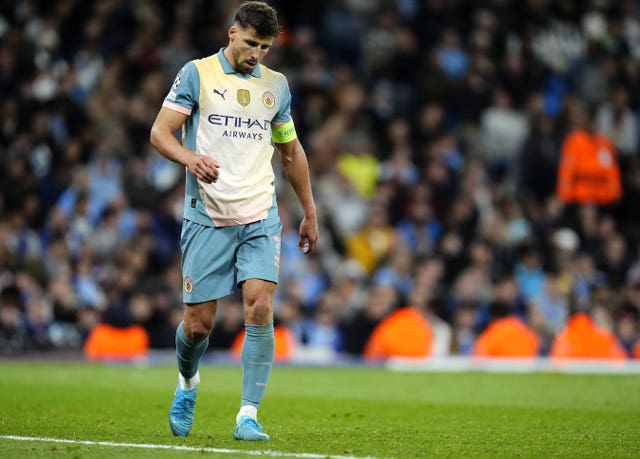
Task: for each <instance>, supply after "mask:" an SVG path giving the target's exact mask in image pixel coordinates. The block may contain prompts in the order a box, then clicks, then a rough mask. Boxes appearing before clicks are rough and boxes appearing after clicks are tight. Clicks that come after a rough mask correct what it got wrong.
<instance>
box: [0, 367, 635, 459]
mask: <svg viewBox="0 0 640 459" xmlns="http://www.w3.org/2000/svg"><path fill="white" fill-rule="evenodd" d="M200 374H201V379H202V383H201V385H200V391H199V394H198V405H197V407H196V418H195V422H194V425H193V429H192V431H191V435H189V437H187V438H175V437H173V436H172V435H171V432H170V430H169V427H168V423H167V411H168V407H169V403H170V400H171V397H172V394H173V390H174V388H175V384H176V380H177V370H176V368H175V367H174V366H155V367H153V366H152V367H135V366H118V365H99V364H88V363H39V362H6V361H5V362H0V457H3V458H21V459H24V458H31V457H38V458H40V457H47V458H49V457H51V458H58V457H59V458H63V457H64V458H68V457H70V458H102V457H104V458H107V457H108V458H113V457H126V458H139V457H153V458H157V457H161V458H164V457H167V458H169V457H178V458H181V457H185V458H189V457H223V458H240V457H254V456H256V455H260V456H261V457H301V458H302V457H309V458H321V457H325V456H326V457H331V456H348V457H366V456H370V457H374V458H426V457H451V458H467V457H491V458H494V457H541V458H548V457H568V458H569V457H570V458H573V457H607V458H613V457H629V458H631V457H633V458H637V457H640V377H638V376H623V375H576V374H551V373H538V374H492V373H473V372H469V373H396V372H388V371H385V370H382V369H379V368H353V369H345V368H339V369H326V368H322V369H320V368H314V369H300V368H291V367H283V366H278V365H276V366H275V368H274V371H273V373H272V377H271V381H270V383H269V387H268V389H267V395H266V397H265V400H264V402H263V404H262V406H261V409H260V422H261V423H262V424H263V426H264V428H265V431H266V432H267V433H269V435H271V441H269V442H263V443H255V442H238V441H235V440H233V429H234V417H235V414H236V411H237V408H238V404H239V398H240V378H241V374H240V369H239V368H238V367H216V366H203V367H201V370H200ZM7 436H19V437H38V438H39V439H40V440H24V439H22V440H16V439H8V438H6V437H7ZM43 438H53V439H66V440H74V441H94V442H109V443H108V444H81V443H55V442H52V441H43V440H42V439H43ZM123 444H149V445H162V446H164V447H165V448H168V447H173V446H174V445H175V446H178V445H182V446H185V447H187V449H185V450H177V449H158V448H155V447H153V449H152V448H151V447H150V448H149V449H142V448H137V447H134V446H123ZM203 448H208V449H203Z"/></svg>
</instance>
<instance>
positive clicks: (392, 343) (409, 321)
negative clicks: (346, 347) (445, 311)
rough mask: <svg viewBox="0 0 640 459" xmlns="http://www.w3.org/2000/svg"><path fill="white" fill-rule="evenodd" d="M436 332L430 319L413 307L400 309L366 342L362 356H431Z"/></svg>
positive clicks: (376, 329) (385, 319)
mask: <svg viewBox="0 0 640 459" xmlns="http://www.w3.org/2000/svg"><path fill="white" fill-rule="evenodd" d="M432 343H433V332H432V331H431V325H429V322H428V321H427V319H425V318H424V316H423V315H422V314H421V313H420V311H418V310H416V309H415V308H412V307H404V308H400V309H398V310H396V311H394V312H392V313H391V314H390V315H389V316H387V317H386V318H384V319H383V320H382V322H380V323H379V324H378V325H377V326H376V328H374V329H373V333H371V336H370V337H369V339H368V340H367V344H366V345H365V348H364V351H363V356H364V357H365V358H370V359H378V358H386V357H394V356H397V357H427V356H429V355H430V354H431V346H432Z"/></svg>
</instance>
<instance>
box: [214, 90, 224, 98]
mask: <svg viewBox="0 0 640 459" xmlns="http://www.w3.org/2000/svg"><path fill="white" fill-rule="evenodd" d="M226 92H227V90H226V89H225V90H224V91H222V92H220V91H218V90H217V89H214V90H213V93H214V94H217V95H219V96H220V97H222V100H227V99H225V98H224V95H225V93H226Z"/></svg>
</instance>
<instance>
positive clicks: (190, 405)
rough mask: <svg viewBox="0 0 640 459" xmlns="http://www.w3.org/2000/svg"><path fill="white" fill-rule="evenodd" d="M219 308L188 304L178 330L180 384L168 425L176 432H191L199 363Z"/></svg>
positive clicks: (212, 304)
mask: <svg viewBox="0 0 640 459" xmlns="http://www.w3.org/2000/svg"><path fill="white" fill-rule="evenodd" d="M216 309H217V302H216V301H208V302H206V303H198V304H194V305H187V306H186V310H185V315H184V321H183V322H181V323H180V325H179V326H178V329H177V330H176V357H177V360H178V370H179V374H178V385H177V387H176V391H175V393H174V396H173V401H172V403H171V408H170V409H169V425H170V427H171V431H172V432H173V434H174V435H176V436H179V437H184V436H187V435H188V434H189V432H190V431H191V425H192V424H193V412H194V409H195V403H196V395H197V393H198V384H199V383H200V374H199V373H198V365H199V364H200V359H201V358H202V355H203V354H204V352H205V351H206V350H207V347H208V345H209V334H210V333H211V330H212V328H213V321H214V319H215V315H216Z"/></svg>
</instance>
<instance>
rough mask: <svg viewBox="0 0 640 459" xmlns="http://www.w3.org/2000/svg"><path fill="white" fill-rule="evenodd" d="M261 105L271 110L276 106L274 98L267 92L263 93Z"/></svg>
mask: <svg viewBox="0 0 640 459" xmlns="http://www.w3.org/2000/svg"><path fill="white" fill-rule="evenodd" d="M262 103H263V104H264V106H265V107H267V108H269V109H271V108H273V107H274V106H275V105H276V98H275V97H274V96H273V94H271V93H270V92H269V91H265V93H264V94H263V95H262Z"/></svg>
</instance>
